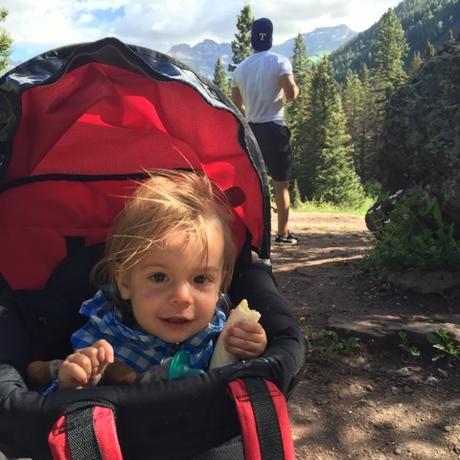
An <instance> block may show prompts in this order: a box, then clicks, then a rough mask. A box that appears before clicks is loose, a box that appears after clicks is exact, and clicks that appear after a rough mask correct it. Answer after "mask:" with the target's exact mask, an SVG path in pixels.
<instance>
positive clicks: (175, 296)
mask: <svg viewBox="0 0 460 460" xmlns="http://www.w3.org/2000/svg"><path fill="white" fill-rule="evenodd" d="M172 301H173V303H175V304H178V305H185V306H187V305H190V304H191V303H192V287H191V286H190V284H189V283H187V282H186V281H183V282H180V283H176V284H175V285H174V288H173V293H172Z"/></svg>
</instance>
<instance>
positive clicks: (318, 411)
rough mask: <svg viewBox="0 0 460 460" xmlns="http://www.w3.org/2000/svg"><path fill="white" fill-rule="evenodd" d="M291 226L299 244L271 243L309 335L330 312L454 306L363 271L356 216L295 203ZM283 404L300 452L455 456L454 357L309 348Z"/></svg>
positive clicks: (366, 239)
mask: <svg viewBox="0 0 460 460" xmlns="http://www.w3.org/2000/svg"><path fill="white" fill-rule="evenodd" d="M291 227H292V230H293V231H294V232H296V233H298V234H299V235H300V238H301V242H300V244H299V245H298V246H294V247H285V246H283V247H277V246H275V245H274V247H273V251H272V263H273V267H274V271H275V274H276V277H277V280H278V283H279V287H280V290H281V292H282V293H283V295H284V296H285V297H286V298H287V300H288V301H289V303H290V305H292V308H293V310H294V312H295V313H296V315H297V316H298V318H299V320H300V321H301V322H302V324H303V325H304V328H305V333H306V335H307V336H308V335H309V334H311V331H318V330H321V329H323V328H324V327H326V326H327V321H328V318H329V317H330V316H331V315H336V314H342V315H346V316H347V317H350V318H360V317H362V316H363V315H368V314H370V313H379V314H386V315H392V314H394V315H400V314H408V315H416V314H425V315H426V314H433V315H434V314H460V309H459V307H458V304H459V301H458V299H457V300H446V299H442V298H440V297H435V296H416V295H407V294H401V295H395V294H394V293H391V292H389V291H386V290H382V289H381V288H379V287H377V286H374V285H373V284H372V283H371V282H370V281H369V280H367V279H366V278H365V277H364V276H362V274H361V273H360V271H359V268H358V263H359V260H360V259H361V258H362V257H363V256H364V255H365V253H366V252H367V251H368V250H369V247H370V243H371V240H372V235H371V234H370V233H369V232H368V231H367V229H366V226H365V223H364V220H363V219H362V218H360V217H355V216H346V215H340V214H322V213H293V214H292V219H291ZM289 409H290V414H291V419H292V423H293V434H294V439H295V445H296V452H297V457H298V458H299V459H317V460H326V459H328V460H329V459H356V460H361V459H376V460H377V459H393V458H395V459H396V458H398V459H399V458H401V459H420V460H425V459H426V460H433V459H443V460H444V459H446V460H450V459H459V458H460V366H457V367H455V366H454V367H449V366H447V365H446V364H444V363H440V362H437V363H432V362H431V360H430V359H429V358H428V357H426V356H424V354H423V353H422V357H421V358H419V359H413V360H412V361H407V360H406V359H403V356H402V352H401V350H400V349H399V348H398V346H397V344H393V345H392V346H390V345H389V346H384V347H382V346H381V345H380V344H378V345H376V344H372V343H363V344H362V345H361V348H360V350H359V351H358V352H356V353H353V354H351V355H339V356H337V357H336V358H334V359H333V360H331V361H330V362H328V361H324V360H323V359H319V358H318V356H317V355H315V354H308V355H307V359H306V363H305V368H304V374H303V377H302V379H301V381H300V383H299V384H298V386H297V387H296V389H295V391H294V393H293V395H292V396H291V398H290V401H289Z"/></svg>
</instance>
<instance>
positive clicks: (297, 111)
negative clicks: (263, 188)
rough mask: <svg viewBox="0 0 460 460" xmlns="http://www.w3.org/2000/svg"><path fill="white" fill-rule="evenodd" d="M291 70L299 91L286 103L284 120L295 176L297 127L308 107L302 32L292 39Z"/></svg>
mask: <svg viewBox="0 0 460 460" xmlns="http://www.w3.org/2000/svg"><path fill="white" fill-rule="evenodd" d="M292 70H293V75H294V80H295V81H296V83H297V86H298V87H299V90H300V93H299V96H298V97H297V99H295V100H293V101H290V102H288V104H287V105H286V122H287V124H288V125H289V128H290V130H291V145H292V151H293V155H294V161H293V164H294V175H295V176H296V177H297V176H298V174H301V171H302V169H303V166H302V162H301V152H302V148H303V141H302V138H301V136H299V129H300V126H301V125H302V123H304V121H305V118H306V111H307V108H308V95H309V93H310V89H309V86H310V73H309V68H308V58H307V50H306V46H305V43H304V40H303V36H302V34H300V33H299V34H298V35H297V37H296V39H295V41H294V54H293V56H292Z"/></svg>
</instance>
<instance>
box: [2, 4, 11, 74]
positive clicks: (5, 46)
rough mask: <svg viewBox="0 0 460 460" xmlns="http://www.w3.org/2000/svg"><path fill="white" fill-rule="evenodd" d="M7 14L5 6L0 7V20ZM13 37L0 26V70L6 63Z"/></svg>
mask: <svg viewBox="0 0 460 460" xmlns="http://www.w3.org/2000/svg"><path fill="white" fill-rule="evenodd" d="M7 16H8V11H7V10H6V9H5V8H2V7H0V22H2V21H4V20H5V18H6V17H7ZM12 43H13V39H12V38H11V36H10V34H9V33H8V32H6V31H5V30H3V29H1V28H0V70H2V69H4V68H5V67H6V66H7V65H8V57H9V56H10V53H11V50H10V48H11V44H12Z"/></svg>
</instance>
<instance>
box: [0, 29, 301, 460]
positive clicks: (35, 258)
mask: <svg viewBox="0 0 460 460" xmlns="http://www.w3.org/2000/svg"><path fill="white" fill-rule="evenodd" d="M152 168H170V169H192V168H193V169H194V170H201V171H203V172H204V173H205V174H206V175H208V176H209V178H210V179H211V180H212V181H213V182H214V183H215V184H217V186H219V187H220V188H221V189H222V190H223V191H224V192H225V193H226V195H227V197H228V199H229V201H230V203H231V204H232V206H233V209H234V213H235V216H236V219H235V220H236V224H235V226H234V227H235V228H234V232H235V237H236V240H237V242H238V245H239V249H240V252H239V257H238V260H237V263H236V267H235V274H234V277H233V280H232V284H231V287H230V291H229V296H230V298H231V300H232V303H233V304H234V305H236V304H237V303H238V302H239V301H240V300H241V299H243V298H246V299H248V301H249V304H250V305H251V306H253V307H254V308H257V309H258V310H259V311H260V312H261V314H262V318H263V319H264V322H263V324H264V328H265V329H266V331H267V336H268V338H269V347H268V349H267V351H266V353H265V354H264V355H263V356H262V357H260V358H257V359H253V360H248V361H241V362H238V363H235V364H232V365H229V366H225V367H223V368H218V369H213V370H211V371H209V372H207V373H205V374H203V375H198V376H194V377H189V378H185V379H177V380H171V381H161V382H154V383H150V384H134V385H128V386H121V385H118V386H96V387H91V388H87V389H82V390H61V391H58V392H56V393H53V394H51V395H49V396H47V397H44V396H43V395H42V394H41V393H39V392H36V391H31V390H29V389H28V386H27V379H26V377H25V370H26V367H27V364H28V363H29V362H30V361H32V360H34V359H37V358H46V359H57V358H62V357H64V356H66V355H67V354H68V353H69V352H70V351H71V350H70V344H69V337H70V335H71V333H72V332H73V331H74V330H76V329H77V328H78V327H80V326H81V324H82V321H83V319H82V318H81V317H80V315H79V314H78V310H79V306H80V303H81V302H82V301H83V300H85V299H87V298H89V297H91V296H92V295H93V293H94V289H93V288H92V287H91V286H90V284H89V272H90V270H91V268H92V267H93V266H94V264H95V263H96V262H97V261H98V260H99V258H100V257H101V255H102V251H103V243H104V240H105V238H106V235H107V232H108V228H109V226H110V224H111V221H112V220H113V218H114V217H115V215H116V214H117V213H118V212H119V211H120V209H121V207H122V206H123V198H122V197H124V196H126V195H127V190H129V187H130V186H131V185H132V180H133V179H136V180H141V179H142V178H144V177H146V171H147V170H149V169H152ZM0 215H1V222H0V451H1V452H3V453H4V454H6V455H7V456H11V457H32V458H34V459H39V460H40V459H48V458H54V459H57V458H69V459H70V458H72V459H85V460H87V459H121V458H125V459H152V458H155V459H166V458H167V459H169V460H174V459H197V460H198V459H230V458H232V459H238V458H246V459H254V460H255V459H263V460H266V459H277V460H278V459H283V458H286V459H292V458H294V448H293V444H292V438H291V434H290V426H289V419H288V415H287V410H286V404H285V397H287V396H289V394H290V392H291V391H292V390H293V388H294V386H295V384H296V382H297V379H298V377H299V374H300V370H301V368H302V365H303V359H304V339H303V336H302V334H301V332H300V330H299V328H298V325H297V322H296V320H295V319H294V317H293V316H292V314H291V313H290V312H289V310H288V307H287V305H286V303H285V301H284V300H283V298H282V297H281V296H280V294H279V292H278V289H277V287H276V283H275V281H274V279H273V276H272V274H271V270H270V266H269V265H266V264H264V263H261V262H260V261H259V262H258V261H257V260H253V256H252V255H253V254H254V252H255V253H257V255H258V256H259V258H260V259H268V258H269V256H270V225H269V222H270V208H269V199H268V189H267V182H266V173H265V169H264V165H263V161H262V160H261V154H260V151H259V149H258V147H257V144H256V142H255V140H254V137H253V135H252V134H251V131H250V129H249V128H248V125H247V124H246V122H245V121H244V119H243V118H242V117H241V115H240V114H239V112H238V111H237V110H236V108H235V107H234V106H233V104H232V103H231V102H230V101H229V100H228V99H227V98H226V97H225V96H224V95H223V94H222V93H221V92H220V91H219V90H218V88H216V87H215V86H214V85H213V84H212V83H210V82H208V81H207V80H205V79H203V78H202V77H200V76H199V75H197V74H195V73H194V72H193V71H192V70H191V69H190V68H188V67H187V66H186V65H184V64H182V63H179V62H177V61H175V60H174V59H172V58H170V57H169V56H166V55H163V54H161V53H158V52H155V51H152V50H149V49H146V48H143V47H138V46H132V45H125V44H123V43H122V42H120V41H118V40H117V39H114V38H106V39H103V40H100V41H97V42H94V43H86V44H79V45H73V46H67V47H62V48H59V49H56V50H52V51H49V52H46V53H44V54H42V55H40V56H38V57H36V58H33V59H31V60H30V61H27V62H25V63H23V64H21V65H19V66H18V67H16V68H14V69H13V70H11V71H9V72H8V73H7V74H5V75H4V76H3V77H2V78H1V79H0Z"/></svg>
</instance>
